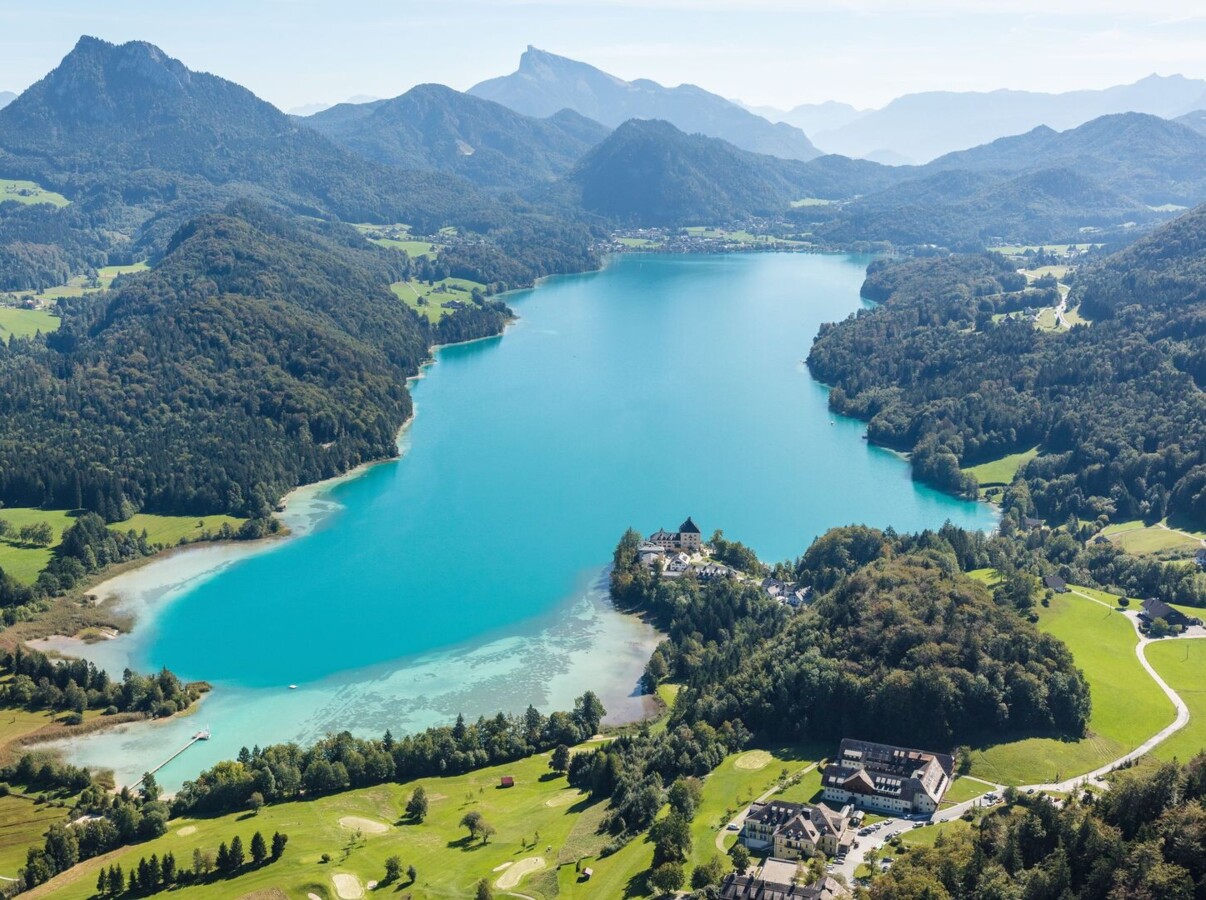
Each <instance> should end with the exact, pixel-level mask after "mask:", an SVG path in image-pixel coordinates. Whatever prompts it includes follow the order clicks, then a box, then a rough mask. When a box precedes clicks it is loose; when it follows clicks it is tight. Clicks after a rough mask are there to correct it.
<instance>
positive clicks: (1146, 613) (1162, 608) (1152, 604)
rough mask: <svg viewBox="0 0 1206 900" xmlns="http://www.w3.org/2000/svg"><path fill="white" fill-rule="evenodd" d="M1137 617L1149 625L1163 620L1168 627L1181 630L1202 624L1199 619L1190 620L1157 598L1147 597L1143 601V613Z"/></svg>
mask: <svg viewBox="0 0 1206 900" xmlns="http://www.w3.org/2000/svg"><path fill="white" fill-rule="evenodd" d="M1139 617H1140V618H1141V619H1144V620H1145V621H1147V622H1148V623H1149V624H1150V623H1152V622H1154V621H1156V619H1163V620H1164V621H1165V622H1167V623H1168V624H1169V625H1174V626H1179V627H1181V628H1188V627H1189V626H1190V625H1200V624H1202V620H1201V619H1191V618H1190V617H1189V616H1187V615H1185V613H1183V612H1181V611H1180V610H1178V609H1174V608H1173V607H1171V606H1169V605H1168V604H1167V603H1165V602H1164V601H1163V600H1161V599H1159V598H1158V597H1148V598H1147V599H1146V600H1144V601H1143V611H1142V612H1141V613H1139Z"/></svg>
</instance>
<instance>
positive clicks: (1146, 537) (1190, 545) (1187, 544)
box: [1102, 519, 1202, 556]
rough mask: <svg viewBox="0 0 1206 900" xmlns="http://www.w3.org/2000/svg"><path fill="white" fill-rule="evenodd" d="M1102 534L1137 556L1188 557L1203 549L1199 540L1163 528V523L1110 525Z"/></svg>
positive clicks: (1132, 521) (1136, 522) (1121, 523)
mask: <svg viewBox="0 0 1206 900" xmlns="http://www.w3.org/2000/svg"><path fill="white" fill-rule="evenodd" d="M1102 533H1103V534H1105V535H1106V536H1107V537H1108V538H1109V539H1110V541H1111V542H1112V543H1114V544H1115V545H1116V546H1118V547H1121V548H1122V549H1123V550H1125V551H1126V552H1127V553H1130V554H1133V555H1135V556H1145V555H1154V554H1168V555H1183V556H1188V555H1192V554H1193V553H1195V552H1197V551H1198V550H1199V549H1201V547H1202V542H1201V540H1199V539H1197V538H1193V537H1188V536H1186V535H1184V534H1182V533H1180V532H1179V531H1174V530H1172V529H1170V528H1167V527H1163V523H1157V524H1155V525H1147V524H1145V523H1144V522H1142V521H1141V520H1139V519H1133V520H1130V521H1127V522H1117V523H1114V524H1112V525H1108V526H1106V528H1105V529H1103V532H1102Z"/></svg>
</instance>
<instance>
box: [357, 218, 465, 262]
mask: <svg viewBox="0 0 1206 900" xmlns="http://www.w3.org/2000/svg"><path fill="white" fill-rule="evenodd" d="M352 227H353V228H355V229H356V230H357V231H359V232H360V233H361V234H363V235H364V236H365V237H366V238H367V239H368V240H369V241H370V242H371V243H374V244H376V245H377V246H379V247H390V248H392V249H394V250H401V251H402V252H403V253H405V254H406V255H407V256H409V257H412V258H414V259H418V258H420V257H423V258H427V259H434V258H435V257H436V255H437V254H439V252H440V251H441V250H443V249H444V245H443V244H441V243H439V242H438V241H432V240H430V239H428V238H422V237H416V236H415V235H412V234H411V233H410V226H409V225H353V226H352Z"/></svg>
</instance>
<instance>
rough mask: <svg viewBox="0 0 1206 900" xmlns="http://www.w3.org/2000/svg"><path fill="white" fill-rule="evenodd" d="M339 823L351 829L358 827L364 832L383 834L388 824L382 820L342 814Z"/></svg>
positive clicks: (387, 829)
mask: <svg viewBox="0 0 1206 900" xmlns="http://www.w3.org/2000/svg"><path fill="white" fill-rule="evenodd" d="M339 824H340V825H342V826H343V827H344V828H347V829H349V830H351V831H356V830H357V829H359V830H360V831H363V832H364V833H365V834H385V832H387V831H389V826H388V825H386V824H385V823H384V822H374V821H373V820H372V819H362V818H360V817H359V816H344V817H343V818H342V819H340V820H339Z"/></svg>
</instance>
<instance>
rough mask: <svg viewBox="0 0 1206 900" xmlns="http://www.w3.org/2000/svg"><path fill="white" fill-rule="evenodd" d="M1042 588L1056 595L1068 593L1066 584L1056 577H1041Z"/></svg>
mask: <svg viewBox="0 0 1206 900" xmlns="http://www.w3.org/2000/svg"><path fill="white" fill-rule="evenodd" d="M1043 586H1044V587H1047V588H1050V589H1051V590H1053V591H1055V593H1057V594H1066V593H1068V582H1066V581H1064V580H1063V579H1062V578H1060V577H1059V576H1058V575H1046V576H1044V577H1043Z"/></svg>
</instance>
